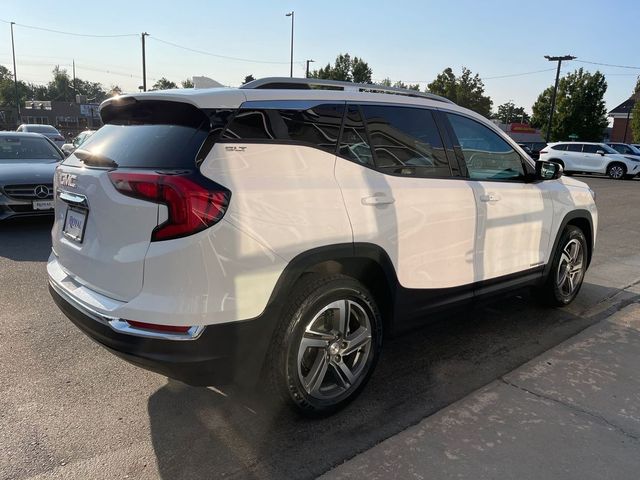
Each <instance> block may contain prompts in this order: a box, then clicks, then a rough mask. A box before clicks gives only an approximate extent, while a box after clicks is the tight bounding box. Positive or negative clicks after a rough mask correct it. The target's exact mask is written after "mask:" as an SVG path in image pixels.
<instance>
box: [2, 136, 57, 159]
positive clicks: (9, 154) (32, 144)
mask: <svg viewBox="0 0 640 480" xmlns="http://www.w3.org/2000/svg"><path fill="white" fill-rule="evenodd" d="M25 160H29V161H35V162H38V161H41V162H46V163H49V162H58V161H60V160H62V155H61V154H60V153H59V152H58V151H57V150H56V148H55V147H54V146H53V145H51V144H50V143H49V141H48V140H47V139H46V138H42V137H40V138H38V137H36V136H34V137H18V136H15V137H14V136H10V137H9V136H6V137H4V136H0V161H2V162H6V161H25Z"/></svg>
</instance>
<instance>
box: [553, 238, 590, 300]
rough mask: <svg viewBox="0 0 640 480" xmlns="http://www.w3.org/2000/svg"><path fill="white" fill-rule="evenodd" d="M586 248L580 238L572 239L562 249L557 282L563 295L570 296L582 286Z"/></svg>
mask: <svg viewBox="0 0 640 480" xmlns="http://www.w3.org/2000/svg"><path fill="white" fill-rule="evenodd" d="M584 264H585V262H584V249H583V248H582V244H581V243H580V241H579V240H578V239H575V238H573V239H571V240H569V241H568V242H567V244H566V245H565V247H564V248H563V249H562V254H561V255H560V261H559V262H558V270H557V272H556V284H557V285H558V289H559V290H560V292H561V293H562V295H564V296H566V297H570V296H571V295H573V293H574V292H575V291H576V289H577V288H578V287H579V286H580V282H581V281H582V277H583V276H584Z"/></svg>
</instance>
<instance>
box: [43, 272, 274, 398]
mask: <svg viewBox="0 0 640 480" xmlns="http://www.w3.org/2000/svg"><path fill="white" fill-rule="evenodd" d="M49 291H50V293H51V296H52V297H53V300H54V301H55V302H56V304H57V305H58V307H59V308H60V310H62V312H63V313H64V314H65V315H66V316H67V317H68V318H69V319H70V320H71V321H72V322H73V323H74V324H75V325H76V326H77V327H78V328H79V329H80V330H82V332H83V333H84V334H85V335H87V336H88V337H90V338H91V339H92V340H94V341H95V342H97V343H98V344H100V345H102V346H103V347H105V348H107V349H108V350H109V351H111V352H112V353H114V354H115V355H117V356H119V357H121V358H122V359H124V360H126V361H128V362H130V363H132V364H134V365H136V366H139V367H142V368H144V369H147V370H150V371H153V372H156V373H159V374H161V375H165V376H167V377H170V378H174V379H176V380H180V381H182V382H184V383H187V384H189V385H194V386H205V385H223V384H227V383H232V382H233V383H236V384H239V385H243V386H253V385H255V383H256V382H257V380H258V378H259V375H260V372H261V370H262V365H263V362H264V358H265V356H266V351H267V348H268V345H269V342H270V339H271V334H272V329H271V328H269V325H270V322H268V321H267V320H266V319H265V318H258V319H254V320H246V321H240V322H230V323H222V324H215V325H209V326H207V327H206V328H204V330H203V331H202V333H200V334H199V336H198V337H197V338H195V339H193V340H188V341H172V340H164V339H158V338H145V337H141V336H136V335H131V334H128V333H121V332H118V331H116V330H114V329H113V328H111V327H110V326H109V324H108V323H105V322H103V321H101V319H100V318H97V317H96V316H95V315H92V313H91V312H90V311H88V310H84V309H82V308H80V307H79V306H78V305H77V304H74V302H72V301H70V300H69V299H68V298H65V297H64V296H63V295H61V294H60V293H59V292H58V291H56V288H54V287H53V286H52V285H51V284H50V285H49Z"/></svg>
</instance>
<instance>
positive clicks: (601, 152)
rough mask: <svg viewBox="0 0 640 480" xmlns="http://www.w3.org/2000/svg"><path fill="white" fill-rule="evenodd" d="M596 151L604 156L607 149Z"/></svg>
mask: <svg viewBox="0 0 640 480" xmlns="http://www.w3.org/2000/svg"><path fill="white" fill-rule="evenodd" d="M596 153H597V154H599V155H602V156H603V157H604V154H605V151H604V150H596Z"/></svg>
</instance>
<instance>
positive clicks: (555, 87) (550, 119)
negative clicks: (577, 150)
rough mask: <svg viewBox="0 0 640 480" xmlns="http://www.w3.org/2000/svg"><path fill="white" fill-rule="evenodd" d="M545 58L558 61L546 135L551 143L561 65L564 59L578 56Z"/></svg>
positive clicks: (546, 138)
mask: <svg viewBox="0 0 640 480" xmlns="http://www.w3.org/2000/svg"><path fill="white" fill-rule="evenodd" d="M544 58H546V59H547V60H549V61H550V62H558V69H557V70H556V83H555V85H554V87H553V95H552V96H551V111H550V112H549V125H547V135H546V136H545V141H546V142H547V143H549V139H550V137H551V124H552V122H553V111H554V110H555V109H556V95H557V94H558V80H560V66H561V65H562V61H563V60H575V59H576V58H577V57H574V56H572V55H564V56H562V57H550V56H549V55H545V56H544Z"/></svg>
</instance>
